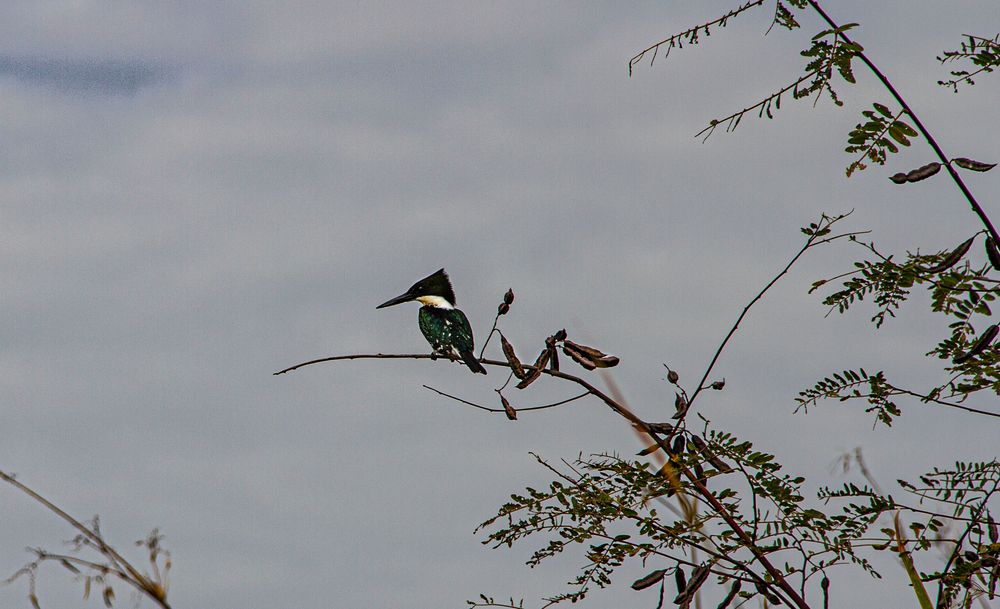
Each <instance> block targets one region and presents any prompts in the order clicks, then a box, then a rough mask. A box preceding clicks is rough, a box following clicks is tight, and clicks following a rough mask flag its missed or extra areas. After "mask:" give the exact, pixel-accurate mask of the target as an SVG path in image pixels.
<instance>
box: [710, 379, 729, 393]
mask: <svg viewBox="0 0 1000 609" xmlns="http://www.w3.org/2000/svg"><path fill="white" fill-rule="evenodd" d="M710 386H711V387H712V389H715V390H716V391H722V389H723V388H724V387H725V386H726V379H722V380H721V381H715V382H714V383H712V384H711V385H710Z"/></svg>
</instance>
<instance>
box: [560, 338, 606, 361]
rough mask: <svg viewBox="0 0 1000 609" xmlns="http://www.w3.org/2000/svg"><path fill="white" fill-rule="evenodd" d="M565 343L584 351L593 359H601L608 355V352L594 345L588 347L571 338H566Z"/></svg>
mask: <svg viewBox="0 0 1000 609" xmlns="http://www.w3.org/2000/svg"><path fill="white" fill-rule="evenodd" d="M563 344H564V345H569V346H570V347H571V348H573V349H576V350H577V351H579V352H581V353H583V354H584V355H586V356H587V357H589V358H591V359H600V358H602V357H604V356H605V355H607V353H605V352H603V351H601V350H600V349H595V348H593V347H588V346H586V345H581V344H578V343H574V342H573V341H571V340H565V341H563Z"/></svg>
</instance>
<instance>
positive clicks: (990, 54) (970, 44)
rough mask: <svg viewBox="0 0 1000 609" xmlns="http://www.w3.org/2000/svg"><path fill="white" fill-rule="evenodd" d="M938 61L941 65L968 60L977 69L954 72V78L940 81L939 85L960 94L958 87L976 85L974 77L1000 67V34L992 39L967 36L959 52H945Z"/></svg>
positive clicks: (952, 73)
mask: <svg viewBox="0 0 1000 609" xmlns="http://www.w3.org/2000/svg"><path fill="white" fill-rule="evenodd" d="M937 59H938V61H940V62H941V63H948V62H952V61H958V60H963V59H967V60H968V61H969V63H971V64H972V66H973V67H975V68H976V69H975V70H972V71H971V72H970V71H969V70H953V71H952V72H951V75H952V76H953V77H954V78H952V79H951V80H939V81H938V84H939V85H941V86H944V87H951V89H952V91H954V92H955V93H958V85H960V84H966V85H974V84H976V81H975V80H973V79H972V77H973V76H977V75H979V74H982V73H989V72H992V71H993V70H994V69H995V68H997V67H1000V34H997V35H996V36H994V37H993V38H992V39H991V38H983V37H981V36H972V35H966V37H965V40H964V41H962V44H961V47H959V50H957V51H945V52H944V53H942V54H941V55H939V56H938V58H937Z"/></svg>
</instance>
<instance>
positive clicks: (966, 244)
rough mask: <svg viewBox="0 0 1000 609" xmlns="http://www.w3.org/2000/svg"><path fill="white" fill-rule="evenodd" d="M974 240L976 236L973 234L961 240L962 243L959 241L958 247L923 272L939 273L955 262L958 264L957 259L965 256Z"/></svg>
mask: <svg viewBox="0 0 1000 609" xmlns="http://www.w3.org/2000/svg"><path fill="white" fill-rule="evenodd" d="M975 240H976V236H975V235H973V236H971V237H969V238H968V239H966V240H965V241H963V242H962V243H960V244H959V245H958V247H956V248H955V249H953V250H952V251H951V253H949V254H948V255H947V256H945V257H944V260H942V261H941V262H940V263H938V264H935V265H934V266H932V267H928V268H926V269H924V272H925V273H940V272H942V271H947V270H948V269H950V268H951V267H953V266H955V265H956V264H958V261H959V260H961V259H962V257H963V256H965V254H966V253H967V252H968V251H969V248H970V247H972V242H973V241H975Z"/></svg>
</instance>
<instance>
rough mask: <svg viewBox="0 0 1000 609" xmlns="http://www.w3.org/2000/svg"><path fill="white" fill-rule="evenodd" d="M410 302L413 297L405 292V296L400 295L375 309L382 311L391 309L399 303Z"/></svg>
mask: <svg viewBox="0 0 1000 609" xmlns="http://www.w3.org/2000/svg"><path fill="white" fill-rule="evenodd" d="M411 300H413V295H412V294H410V293H409V292H407V293H406V294H400V295H399V296H397V297H395V298H391V299H389V300H387V301H385V302H383V303H382V304H380V305H379V306H377V307H375V308H376V309H384V308H385V307H391V306H392V305H398V304H399V303H401V302H410V301H411Z"/></svg>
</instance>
